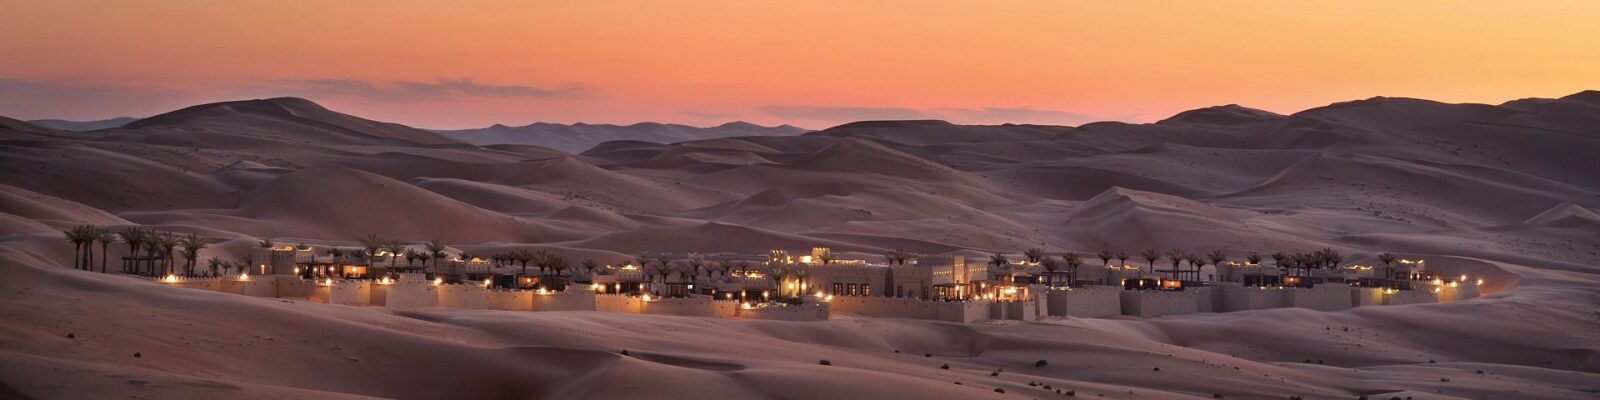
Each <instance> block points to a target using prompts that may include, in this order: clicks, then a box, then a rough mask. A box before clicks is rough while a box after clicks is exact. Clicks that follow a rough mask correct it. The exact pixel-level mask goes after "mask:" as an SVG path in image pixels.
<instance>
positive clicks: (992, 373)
mask: <svg viewBox="0 0 1600 400" xmlns="http://www.w3.org/2000/svg"><path fill="white" fill-rule="evenodd" d="M989 376H1000V371H995V372H990V373H989Z"/></svg>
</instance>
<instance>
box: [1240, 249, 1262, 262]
mask: <svg viewBox="0 0 1600 400" xmlns="http://www.w3.org/2000/svg"><path fill="white" fill-rule="evenodd" d="M1244 261H1245V262H1248V263H1251V264H1260V263H1261V255H1260V254H1256V252H1254V251H1252V252H1250V255H1248V256H1244Z"/></svg>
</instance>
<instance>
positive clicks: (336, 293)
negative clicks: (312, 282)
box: [328, 279, 373, 306]
mask: <svg viewBox="0 0 1600 400" xmlns="http://www.w3.org/2000/svg"><path fill="white" fill-rule="evenodd" d="M372 286H373V285H372V281H368V280H355V279H344V280H337V281H333V286H332V287H331V288H330V292H329V294H328V302H329V303H333V304H344V305H352V306H365V305H370V304H372Z"/></svg>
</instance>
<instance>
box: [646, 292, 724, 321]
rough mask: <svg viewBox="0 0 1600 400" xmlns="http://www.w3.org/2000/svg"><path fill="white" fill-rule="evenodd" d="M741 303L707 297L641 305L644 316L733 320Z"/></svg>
mask: <svg viewBox="0 0 1600 400" xmlns="http://www.w3.org/2000/svg"><path fill="white" fill-rule="evenodd" d="M738 309H739V302H738V301H735V300H713V299H712V298H710V297H707V296H694V297H683V298H664V299H654V300H651V301H648V302H643V303H642V304H640V307H639V310H640V312H641V313H644V314H659V315H686V316H696V317H724V318H732V317H734V316H735V315H737V314H738Z"/></svg>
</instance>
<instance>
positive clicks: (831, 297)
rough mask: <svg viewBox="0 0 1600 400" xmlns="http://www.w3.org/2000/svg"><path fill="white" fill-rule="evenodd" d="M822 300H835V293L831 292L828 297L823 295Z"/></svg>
mask: <svg viewBox="0 0 1600 400" xmlns="http://www.w3.org/2000/svg"><path fill="white" fill-rule="evenodd" d="M822 301H833V295H831V294H830V295H828V296H827V297H823V298H822Z"/></svg>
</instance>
